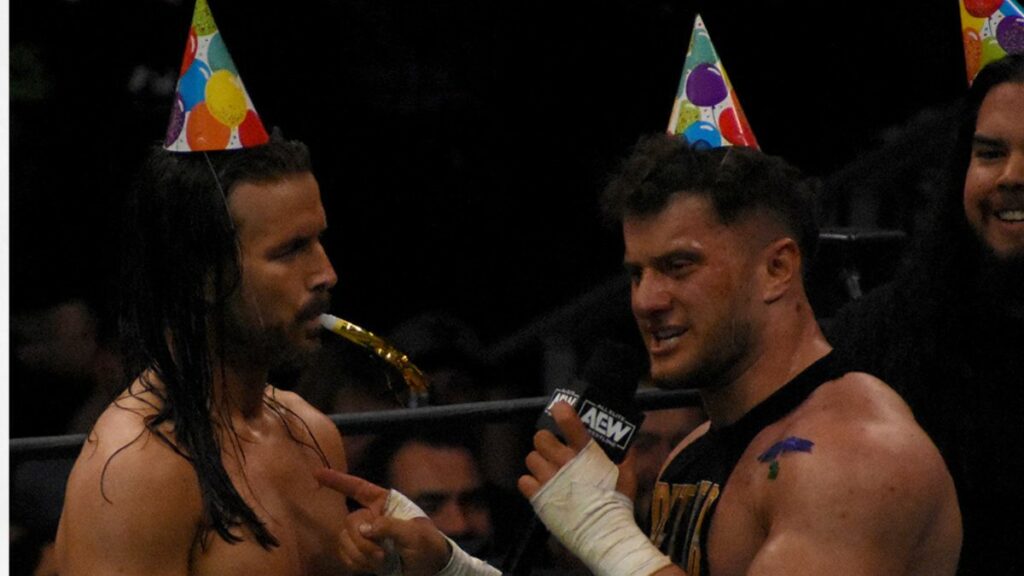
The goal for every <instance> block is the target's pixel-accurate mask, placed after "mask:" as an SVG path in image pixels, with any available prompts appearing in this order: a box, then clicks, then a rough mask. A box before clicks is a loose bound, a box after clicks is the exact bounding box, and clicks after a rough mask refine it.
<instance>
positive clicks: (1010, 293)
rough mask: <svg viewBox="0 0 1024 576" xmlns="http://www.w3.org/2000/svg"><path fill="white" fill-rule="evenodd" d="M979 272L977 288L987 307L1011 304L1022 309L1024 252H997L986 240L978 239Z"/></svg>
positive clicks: (1017, 308) (1014, 308)
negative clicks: (1007, 253) (1004, 253)
mask: <svg viewBox="0 0 1024 576" xmlns="http://www.w3.org/2000/svg"><path fill="white" fill-rule="evenodd" d="M978 252H979V262H978V274H977V279H976V282H975V285H974V290H975V292H976V293H977V295H978V300H979V301H980V302H981V303H984V305H985V306H986V307H987V306H989V305H992V304H994V305H995V306H996V307H998V308H1001V309H1002V308H1003V307H1004V306H1005V307H1008V308H1009V309H1012V310H1021V308H1022V306H1024V292H1022V291H1021V287H1022V286H1024V252H1015V253H1013V254H1009V255H1003V254H996V253H995V251H993V250H992V249H991V248H990V247H989V246H988V245H987V244H985V243H984V242H979V243H978Z"/></svg>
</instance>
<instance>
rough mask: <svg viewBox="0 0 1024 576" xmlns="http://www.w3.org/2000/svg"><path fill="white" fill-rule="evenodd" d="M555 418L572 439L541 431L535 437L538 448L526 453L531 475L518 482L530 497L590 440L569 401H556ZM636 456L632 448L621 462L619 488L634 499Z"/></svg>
mask: <svg viewBox="0 0 1024 576" xmlns="http://www.w3.org/2000/svg"><path fill="white" fill-rule="evenodd" d="M551 417H552V418H553V419H554V420H555V424H557V425H558V429H559V430H560V431H561V432H562V435H563V436H565V438H566V440H567V441H568V442H569V444H568V445H566V444H563V443H562V442H561V441H560V440H559V439H558V438H557V437H556V436H555V435H554V434H552V433H551V432H549V431H547V430H540V431H538V432H537V433H536V434H535V435H534V436H533V446H534V450H533V451H532V452H530V453H529V454H528V455H527V456H526V468H527V469H528V470H529V471H530V474H526V475H523V476H521V477H520V478H519V482H518V483H517V485H518V487H519V491H520V492H521V493H522V494H523V495H524V496H526V497H527V498H531V499H532V498H533V495H534V494H536V493H537V491H538V490H540V488H541V486H543V485H544V484H546V483H547V482H548V481H549V480H551V478H552V477H553V476H554V475H555V474H556V473H558V471H559V470H560V469H561V468H562V467H563V466H565V465H566V463H568V462H569V461H570V460H572V459H573V458H575V457H576V455H577V454H579V453H580V451H581V450H583V448H584V447H585V446H586V445H587V443H588V442H590V440H591V439H590V433H589V432H587V427H586V426H584V424H583V422H582V421H581V420H580V418H579V416H578V415H577V414H576V410H575V409H573V407H572V406H570V405H569V404H568V403H566V402H556V403H555V405H554V406H552V407H551ZM635 460H636V458H635V455H634V453H633V451H632V450H630V451H629V453H628V455H627V456H626V459H625V460H624V461H623V462H622V464H620V465H619V480H618V482H617V484H616V486H615V489H616V490H618V491H619V492H621V493H623V494H625V495H626V496H628V497H629V498H630V499H631V500H632V499H634V498H635V496H636V472H635V465H634V462H635Z"/></svg>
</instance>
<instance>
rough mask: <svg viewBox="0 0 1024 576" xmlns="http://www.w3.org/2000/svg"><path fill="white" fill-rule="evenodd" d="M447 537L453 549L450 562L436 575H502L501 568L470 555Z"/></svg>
mask: <svg viewBox="0 0 1024 576" xmlns="http://www.w3.org/2000/svg"><path fill="white" fill-rule="evenodd" d="M445 539H446V540H448V545H449V546H450V547H451V549H452V555H451V557H450V558H448V564H446V565H445V567H444V568H442V569H441V571H440V572H438V573H437V574H436V575H435V576H501V570H498V569H497V568H495V567H494V566H491V565H490V564H488V563H487V562H484V561H483V560H481V559H479V558H474V557H472V556H470V555H469V554H467V553H466V551H465V550H463V549H462V548H459V545H458V544H456V543H455V542H453V541H452V539H451V538H448V537H447V536H445Z"/></svg>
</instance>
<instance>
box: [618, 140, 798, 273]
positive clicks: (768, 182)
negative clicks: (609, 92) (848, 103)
mask: <svg viewBox="0 0 1024 576" xmlns="http://www.w3.org/2000/svg"><path fill="white" fill-rule="evenodd" d="M817 189H818V185H817V182H816V181H815V180H813V179H810V178H806V177H804V176H803V174H801V172H800V171H799V170H797V169H796V168H795V167H793V166H792V165H790V164H789V163H787V162H786V161H785V160H783V159H782V158H779V157H776V156H769V155H767V154H764V153H762V152H760V151H757V150H754V149H752V148H746V147H740V146H736V147H727V148H713V149H704V150H700V149H695V148H692V147H690V146H689V145H688V144H687V143H686V142H685V141H684V140H682V139H680V138H678V137H676V136H671V135H668V134H653V135H648V136H644V137H642V138H641V139H640V141H639V142H638V143H637V144H636V146H634V147H633V150H632V153H631V154H630V155H629V156H628V157H627V158H626V159H625V160H624V161H623V162H622V164H621V166H620V167H619V169H618V171H617V172H615V173H614V174H613V175H612V179H611V181H610V183H609V184H608V186H607V187H606V188H605V190H604V192H603V194H602V196H601V209H602V212H603V214H604V216H605V218H606V219H607V220H608V222H609V223H620V222H622V220H624V219H625V218H628V217H645V216H653V215H655V214H657V213H659V212H661V211H662V210H664V209H665V207H666V206H668V204H669V202H670V201H671V200H672V198H674V197H675V195H677V194H692V195H696V196H700V197H703V198H707V199H708V200H709V201H710V202H711V205H712V206H713V207H714V209H715V212H716V213H717V214H718V218H719V220H720V221H721V222H722V223H723V224H730V223H733V222H735V221H736V220H737V219H738V218H739V217H741V216H745V215H749V214H753V213H761V214H768V215H770V216H772V217H773V218H774V219H775V220H776V221H778V223H779V224H781V225H782V226H783V227H784V228H785V229H786V230H787V231H789V233H791V234H792V235H793V238H794V239H795V240H796V242H797V244H798V245H799V246H800V252H801V253H802V255H803V258H804V261H805V266H804V271H805V273H806V270H807V268H808V266H809V264H808V263H809V261H810V260H811V258H812V257H813V255H814V252H815V250H816V248H817V243H818V217H817V211H816V209H815V204H814V196H815V193H816V191H817Z"/></svg>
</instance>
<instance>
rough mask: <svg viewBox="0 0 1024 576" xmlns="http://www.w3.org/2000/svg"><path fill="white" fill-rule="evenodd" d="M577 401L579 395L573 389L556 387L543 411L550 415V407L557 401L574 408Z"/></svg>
mask: <svg viewBox="0 0 1024 576" xmlns="http://www.w3.org/2000/svg"><path fill="white" fill-rule="evenodd" d="M579 401H580V395H579V394H577V393H576V391H575V390H569V389H567V388H556V389H555V393H554V394H552V395H551V401H550V402H548V405H547V407H546V408H544V411H545V412H547V413H548V415H550V414H551V407H552V406H554V405H555V404H557V403H558V402H565V403H566V404H568V405H569V406H572V407H573V408H575V407H576V403H577V402H579Z"/></svg>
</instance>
